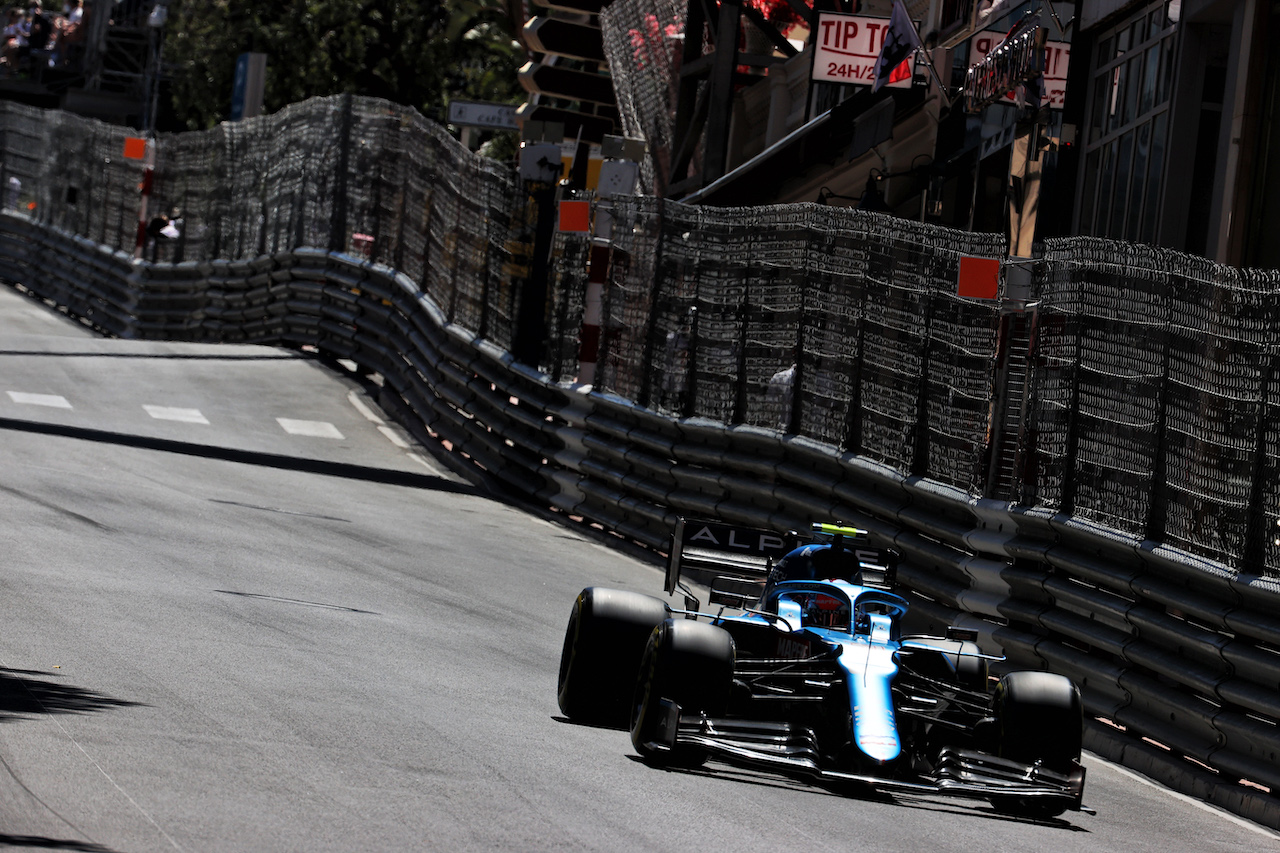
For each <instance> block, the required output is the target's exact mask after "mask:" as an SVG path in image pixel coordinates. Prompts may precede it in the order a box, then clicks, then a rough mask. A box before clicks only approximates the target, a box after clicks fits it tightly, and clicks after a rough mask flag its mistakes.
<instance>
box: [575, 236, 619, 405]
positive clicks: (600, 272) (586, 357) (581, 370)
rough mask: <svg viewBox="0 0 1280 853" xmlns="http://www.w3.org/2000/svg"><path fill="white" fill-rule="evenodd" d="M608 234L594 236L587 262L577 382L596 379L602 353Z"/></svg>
mask: <svg viewBox="0 0 1280 853" xmlns="http://www.w3.org/2000/svg"><path fill="white" fill-rule="evenodd" d="M610 255H611V251H610V249H609V241H608V238H607V237H605V238H601V237H599V236H597V237H593V238H592V240H591V259H590V260H589V261H588V265H587V292H586V295H585V299H584V302H583V306H582V332H581V333H580V335H579V336H578V383H579V384H580V385H591V384H593V383H594V382H595V381H596V359H598V358H599V357H600V322H601V320H602V315H603V304H604V283H605V282H606V281H608V279H609V258H610Z"/></svg>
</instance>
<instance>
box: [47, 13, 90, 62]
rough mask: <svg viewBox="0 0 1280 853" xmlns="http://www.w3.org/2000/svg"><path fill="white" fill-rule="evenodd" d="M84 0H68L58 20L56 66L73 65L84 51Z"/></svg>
mask: <svg viewBox="0 0 1280 853" xmlns="http://www.w3.org/2000/svg"><path fill="white" fill-rule="evenodd" d="M84 25H85V21H84V0H68V2H67V3H66V5H64V6H63V7H62V17H60V18H58V22H57V27H58V36H57V39H56V43H55V45H56V46H55V48H54V57H53V59H54V64H55V65H62V64H63V63H68V64H70V63H73V62H75V61H78V60H79V55H80V53H82V52H83V51H84V41H85V29H84Z"/></svg>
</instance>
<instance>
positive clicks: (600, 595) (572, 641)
mask: <svg viewBox="0 0 1280 853" xmlns="http://www.w3.org/2000/svg"><path fill="white" fill-rule="evenodd" d="M670 615H671V608H669V607H668V606H667V605H666V603H665V602H663V601H662V600H660V599H657V598H654V597H653V596H649V595H641V594H639V593H635V592H623V591H621V590H616V589H602V588H599V587H588V588H586V589H584V590H583V591H582V592H581V593H579V595H578V598H577V599H576V600H575V601H574V603H573V610H572V611H571V612H570V613H569V626H568V628H567V629H566V630H565V635H564V649H563V651H562V652H561V654H560V675H559V678H558V680H557V684H556V698H557V700H558V701H559V703H560V710H561V711H562V712H564V715H565V716H566V717H568V718H569V719H571V720H573V721H574V722H580V723H590V724H592V725H605V726H612V727H615V728H625V727H626V725H627V722H628V720H629V715H630V710H631V698H632V693H633V691H634V689H635V683H636V674H637V673H638V672H639V670H640V656H641V654H642V653H643V652H644V647H645V643H646V642H647V641H648V639H649V635H650V634H651V633H653V629H654V627H655V626H656V625H658V624H660V623H661V622H662V621H663V620H664V619H666V618H667V617H668V616H670Z"/></svg>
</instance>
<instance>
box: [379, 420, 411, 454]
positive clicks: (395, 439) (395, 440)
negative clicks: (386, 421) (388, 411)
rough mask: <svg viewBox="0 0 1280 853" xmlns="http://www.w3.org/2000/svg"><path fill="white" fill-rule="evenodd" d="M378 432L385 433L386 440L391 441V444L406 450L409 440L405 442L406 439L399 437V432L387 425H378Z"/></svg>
mask: <svg viewBox="0 0 1280 853" xmlns="http://www.w3.org/2000/svg"><path fill="white" fill-rule="evenodd" d="M378 432H380V433H382V434H383V435H385V436H386V437H387V441H389V442H391V443H392V444H394V445H395V446H396V447H398V448H400V449H401V450H408V449H409V442H407V441H405V440H404V439H403V438H401V437H400V434H399V433H397V432H396V431H395V430H393V429H392V428H391V427H389V426H380V427H378Z"/></svg>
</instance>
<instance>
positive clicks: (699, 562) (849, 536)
mask: <svg viewBox="0 0 1280 853" xmlns="http://www.w3.org/2000/svg"><path fill="white" fill-rule="evenodd" d="M802 539H810V540H813V541H818V542H821V541H830V542H832V544H836V545H838V546H839V547H840V549H841V550H842V552H844V553H845V554H846V556H847V558H848V559H847V565H846V567H845V568H846V571H845V572H844V573H843V574H844V575H845V579H846V580H850V581H852V582H855V583H859V584H861V585H863V586H871V587H880V588H883V589H890V588H892V587H893V585H894V582H895V573H896V570H897V562H898V553H897V552H896V551H893V550H891V549H888V548H873V547H871V545H870V544H869V539H868V537H867V534H866V531H863V530H858V529H857V528H853V527H844V526H841V525H837V524H814V525H812V527H811V530H810V535H809V536H808V537H802V536H801V535H800V534H799V533H797V532H795V531H791V532H789V533H778V532H777V531H776V530H764V529H761V528H757V527H745V526H742V525H736V524H728V523H725V522H722V521H707V520H703V519H686V518H680V519H678V520H677V521H676V529H675V531H674V532H673V533H672V536H671V555H670V557H669V558H668V561H667V578H666V584H665V589H666V591H667V593H668V594H671V593H674V592H675V591H676V590H680V591H682V592H683V593H684V594H685V595H686V596H690V595H691V594H690V592H689V590H688V589H687V588H685V587H684V586H683V585H682V584H681V582H680V579H681V575H682V573H683V572H684V571H686V570H692V571H698V572H700V573H702V574H704V575H710V576H711V582H710V586H711V601H712V603H713V604H727V605H729V606H734V607H743V606H746V605H749V604H750V603H752V602H753V601H754V600H755V599H756V598H758V597H759V595H760V591H761V589H762V588H763V587H764V584H765V581H766V580H767V579H768V577H769V572H770V571H771V570H772V569H773V565H774V563H776V562H777V561H778V560H780V559H781V558H782V557H783V556H785V555H786V554H787V553H788V552H790V551H791V550H792V549H794V548H796V547H797V546H799V545H800V544H802Z"/></svg>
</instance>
